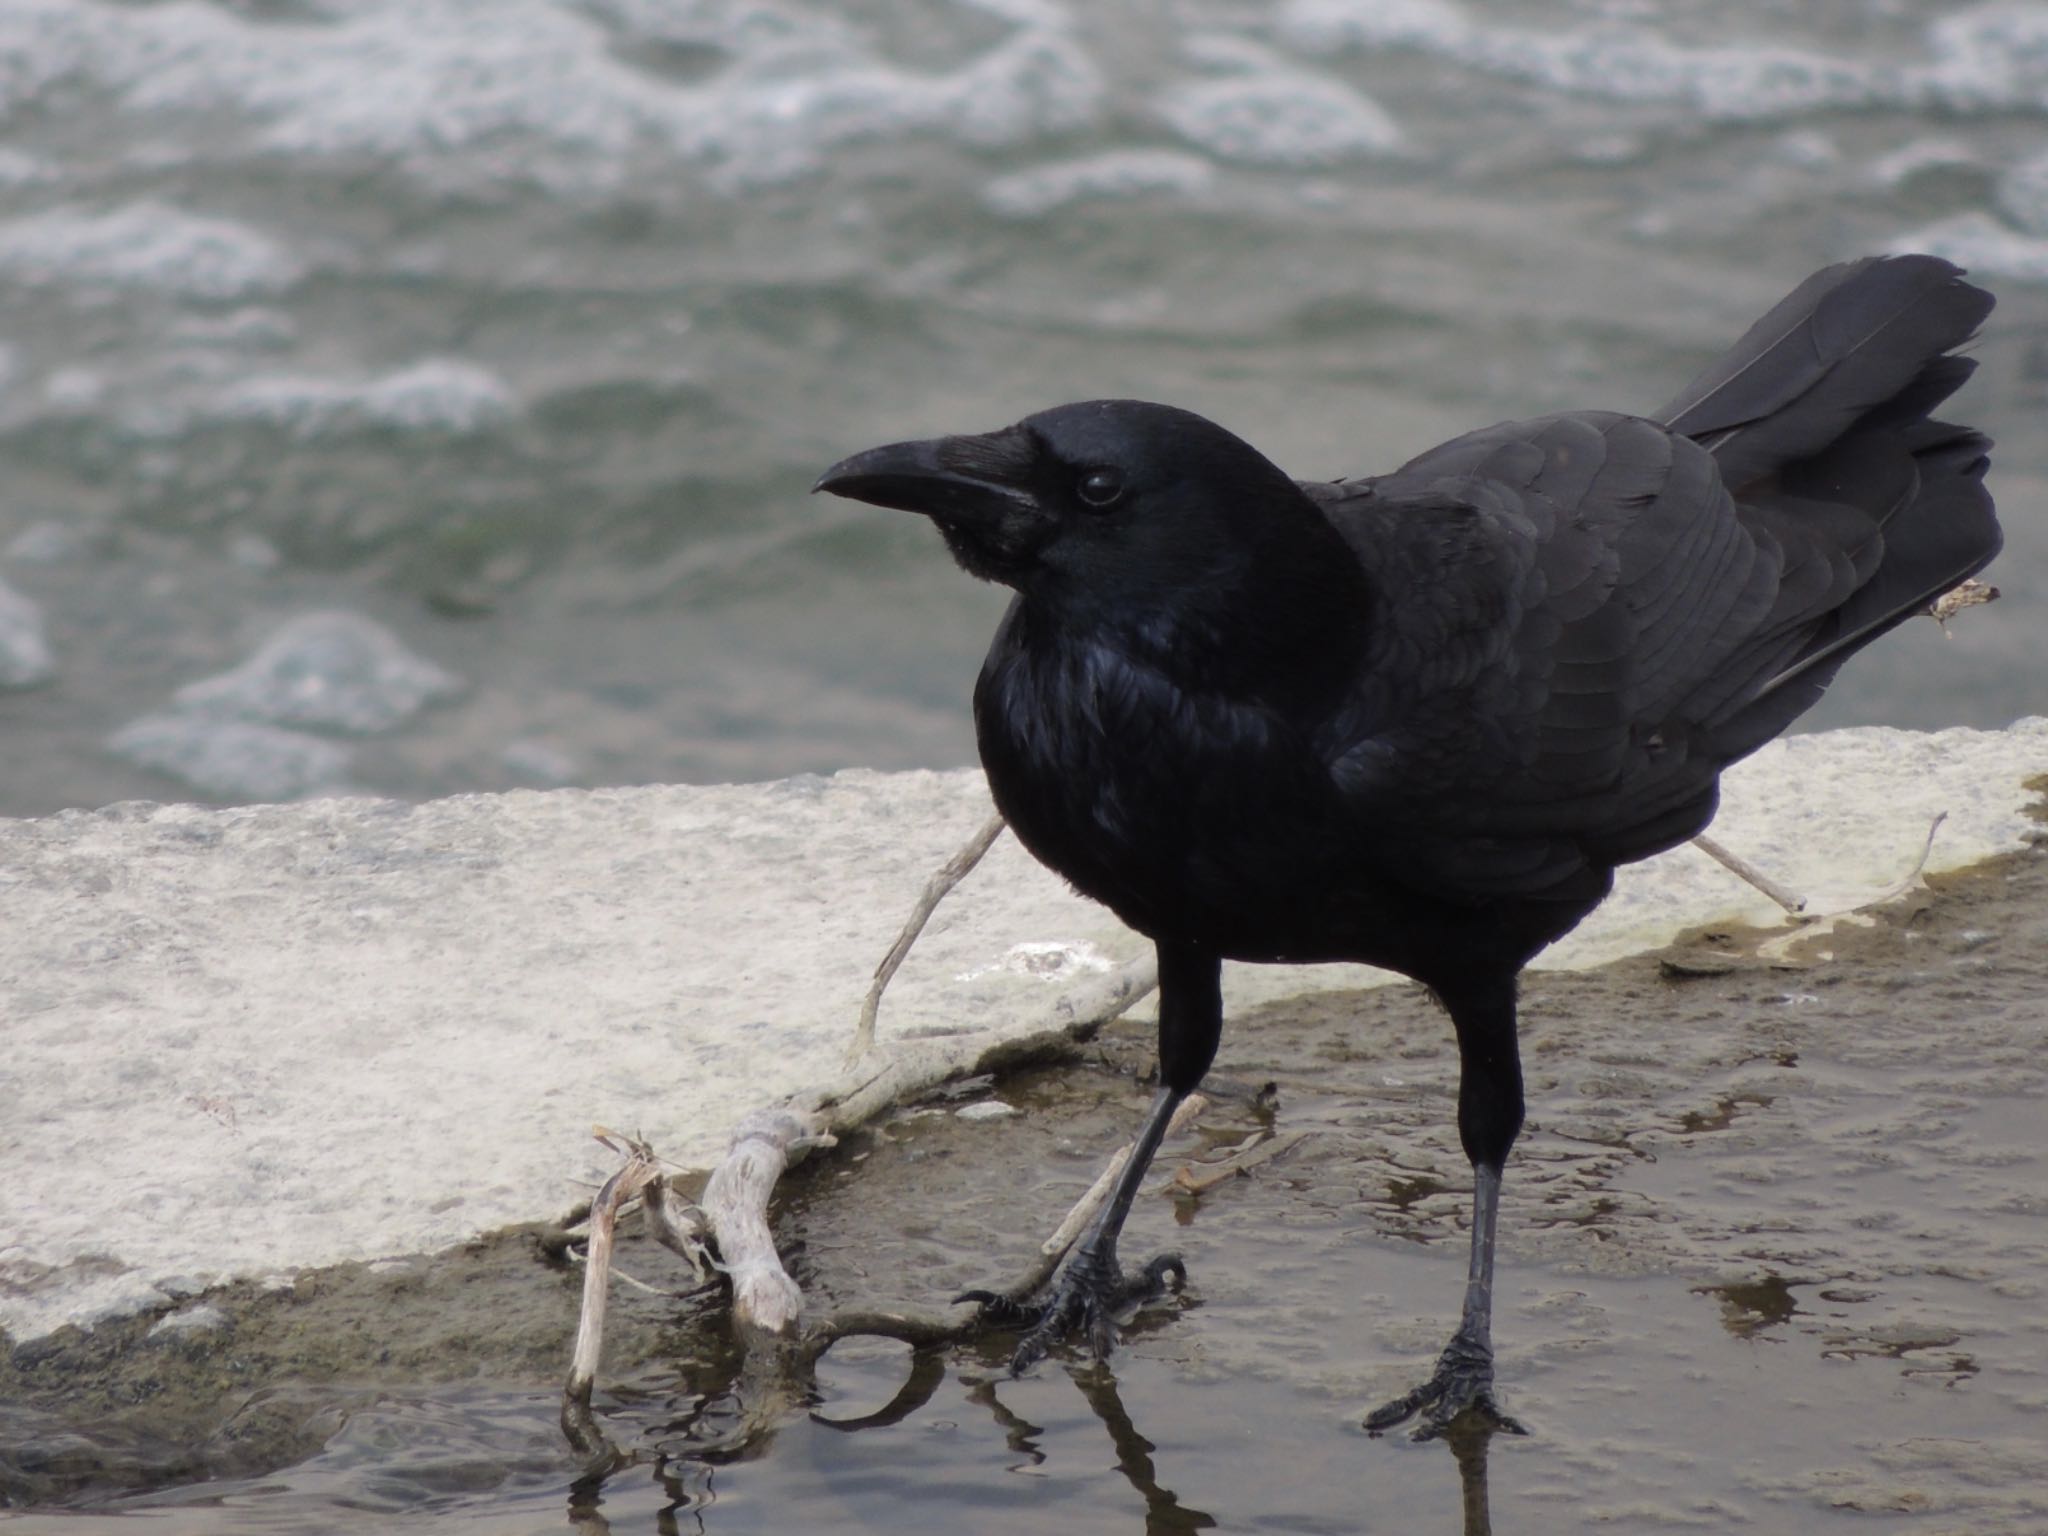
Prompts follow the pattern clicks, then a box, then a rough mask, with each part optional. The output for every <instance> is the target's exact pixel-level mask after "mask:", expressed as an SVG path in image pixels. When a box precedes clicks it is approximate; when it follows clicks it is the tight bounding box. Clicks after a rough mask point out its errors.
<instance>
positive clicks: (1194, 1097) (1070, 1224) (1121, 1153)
mask: <svg viewBox="0 0 2048 1536" xmlns="http://www.w3.org/2000/svg"><path fill="white" fill-rule="evenodd" d="M1208 1107H1209V1101H1208V1099H1207V1098H1206V1097H1204V1096H1203V1095H1202V1094H1199V1093H1191V1094H1189V1095H1188V1096H1187V1097H1186V1098H1185V1099H1182V1100H1181V1102H1180V1108H1178V1109H1176V1110H1175V1111H1174V1112H1173V1118H1172V1119H1171V1120H1169V1121H1167V1122H1166V1134H1167V1135H1168V1136H1178V1135H1179V1134H1180V1133H1181V1132H1182V1131H1184V1130H1186V1129H1187V1128H1188V1127H1189V1126H1191V1125H1193V1124H1194V1123H1195V1117H1196V1116H1197V1115H1199V1114H1201V1112H1202V1111H1203V1110H1205V1109H1207V1108H1208ZM1136 1144H1137V1143H1136V1142H1132V1141H1127V1142H1125V1143H1124V1144H1123V1145H1122V1146H1120V1147H1118V1148H1117V1149H1116V1151H1114V1152H1112V1153H1111V1154H1110V1155H1109V1161H1108V1162H1107V1163H1105V1164H1104V1165H1103V1169H1102V1172H1101V1173H1099V1174H1097V1175H1096V1178H1095V1182H1094V1183H1093V1184H1091V1185H1090V1186H1089V1187H1088V1192H1087V1193H1086V1194H1085V1195H1083V1196H1082V1197H1081V1198H1080V1199H1079V1200H1076V1201H1075V1202H1074V1208H1073V1209H1072V1210H1071V1211H1068V1212H1067V1214H1066V1217H1065V1219H1064V1220H1062V1221H1061V1222H1060V1224H1059V1225H1058V1226H1057V1227H1055V1228H1053V1233H1052V1236H1051V1237H1048V1238H1047V1239H1046V1240H1045V1241H1044V1242H1043V1243H1040V1244H1039V1245H1038V1251H1039V1253H1040V1254H1042V1255H1043V1256H1045V1257H1047V1258H1049V1259H1051V1260H1052V1261H1053V1262H1054V1263H1055V1264H1057V1263H1058V1262H1059V1257H1060V1255H1061V1254H1063V1253H1065V1252H1066V1251H1067V1250H1068V1249H1069V1248H1071V1247H1073V1246H1074V1239H1075V1238H1077V1237H1079V1236H1080V1235H1081V1229H1082V1228H1083V1227H1085V1226H1087V1225H1088V1222H1089V1219H1090V1218H1091V1217H1093V1216H1094V1214H1095V1213H1096V1212H1097V1211H1098V1210H1100V1209H1101V1208H1102V1202H1103V1201H1105V1200H1107V1199H1108V1198H1109V1187H1110V1185H1112V1184H1114V1183H1115V1182H1116V1177H1117V1175H1118V1174H1120V1173H1122V1172H1123V1171H1124V1164H1126V1163H1128V1162H1129V1161H1130V1160H1131V1148H1132V1147H1133V1146H1135V1145H1136Z"/></svg>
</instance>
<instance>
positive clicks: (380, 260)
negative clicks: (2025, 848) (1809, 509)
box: [0, 0, 2048, 815]
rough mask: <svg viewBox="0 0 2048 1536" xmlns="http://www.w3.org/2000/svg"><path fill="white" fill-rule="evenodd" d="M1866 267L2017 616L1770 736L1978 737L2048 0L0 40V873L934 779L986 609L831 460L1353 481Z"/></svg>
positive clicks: (2021, 383)
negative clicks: (220, 826)
mask: <svg viewBox="0 0 2048 1536" xmlns="http://www.w3.org/2000/svg"><path fill="white" fill-rule="evenodd" d="M1904 248H1920V249H1929V250H1935V251H1938V252H1941V253H1944V254H1947V255H1949V256H1951V257H1953V258H1954V259H1956V260H1959V261H1962V262H1964V263H1965V264H1966V265H1968V266H1970V267H1971V268H1972V269H1973V271H1974V272H1975V273H1976V274H1977V275H1978V276H1979V277H1980V278H1981V279H1983V280H1984V281H1986V282H1988V283H1989V284H1990V285H1991V286H1992V287H1994V288H1995V289H1996V290H1997V291H1998V293H1999V295H2000V300H2001V306H2000V309H1999V310H1998V312H1997V314H1996V315H1995V316H1994V317H1993V320H1992V323H1991V327H1990V328H1989V330H1988V331H1987V334H1986V335H1985V337H1984V338H1983V340H1982V341H1981V343H1980V344H1979V348H1978V351H1979V355H1980V356H1981V358H1982V359H1983V369H1982V372H1981V374H1980V377H1979V379H1978V381H1977V382H1975V383H1974V384H1973V385H1972V386H1971V387H1970V390H1969V391H1968V393H1967V394H1966V395H1965V396H1964V397H1962V401H1961V403H1960V405H1959V408H1958V414H1960V415H1962V416H1964V417H1965V418H1966V419H1970V420H1972V421H1975V422H1978V423H1980V424H1982V425H1983V426H1985V427H1986V428H1987V429H1988V430H1990V431H1991V432H1993V433H1994V434H1995V435H1997V436H1998V437H1999V438H2000V440H2001V441H2000V447H1999V455H1998V459H1997V466H1998V467H1997V476H1996V484H1997V486H1998V489H1999V492H2000V499H2001V504H2002V505H2003V507H2004V508H2005V509H2006V513H2007V523H2008V527H2009V529H2010V531H2011V540H2010V548H2009V552H2008V554H2007V556H2006V558H2005V559H2004V561H2003V562H2002V563H2001V565H2000V566H1999V567H1998V568H1997V569H1996V571H1995V573H1994V579H1996V580H1997V581H1998V582H1999V583H2000V585H2001V586H2002V587H2004V589H2005V591H2006V594H2007V596H2006V600H2005V601H2004V602H2002V603H2001V604H1999V605H1998V606H1996V607H1994V608H1992V609H1990V610H1988V611H1976V612H1971V613H1967V614H1965V615H1963V616H1962V618H1961V619H1960V620H1959V621H1958V622H1957V623H1956V625H1955V626H1954V633H1953V635H1952V636H1950V637H1944V635H1943V634H1942V632H1941V631H1940V630H1938V629H1937V628H1936V627H1935V626H1934V625H1933V624H1932V623H1931V622H1916V623H1915V624H1913V625H1911V626H1909V627H1908V629H1907V631H1906V632H1904V633H1902V634H1900V635H1899V636H1896V637H1894V638H1893V639H1891V640H1890V641H1888V642H1887V643H1886V644H1885V645H1883V646H1880V647H1878V648H1877V650H1876V651H1875V652H1873V653H1871V654H1869V655H1867V656H1865V657H1863V658H1860V659H1859V661H1858V663H1857V664H1856V665H1854V666H1852V667H1851V668H1850V669H1849V671H1848V674H1847V675H1846V676H1845V677H1844V679H1843V680H1842V681H1841V683H1839V684H1838V685H1837V691H1836V692H1835V694H1833V695H1831V697H1830V698H1829V699H1828V701H1827V702H1826V703H1825V704H1824V705H1823V706H1822V708H1821V709H1820V710H1819V711H1817V712H1816V714H1815V716H1814V717H1812V719H1813V723H1817V724H1844V723H1850V722H1868V721H1879V722H1891V723H1897V724H1908V725H1916V726H1931V725H1939V724H1952V723H1969V724H1978V725H1997V724H2002V723H2004V722H2005V721H2006V720H2008V719H2010V718H2012V717H2013V716H2015V715H2018V714H2021V713H2026V712H2029V711H2032V710H2038V709H2039V708H2041V707H2042V705H2043V689H2042V686H2041V684H2040V682H2039V676H2040V673H2039V664H2038V655H2037V652H2038V650H2039V641H2040V639H2041V638H2042V636H2043V635H2044V633H2048V605H2044V604H2043V602H2042V601H2041V600H2039V599H2038V598H2033V597H2030V596H2029V595H2028V594H2030V593H2036V592H2040V591H2041V590H2043V588H2044V587H2048V580H2044V577H2048V529H2043V527H2042V515H2041V513H2042V508H2041V501H2042V494H2041V490H2042V484H2043V477H2044V469H2048V450H2044V446H2043V442H2042V435H2041V433H2040V432H2039V431H2038V430H2037V427H2036V423H2037V420H2038V417H2039V412H2040V408H2041V406H2042V403H2043V399H2044V392H2048V385H2044V377H2048V348H2044V345H2043V340H2042V336H2043V333H2042V329H2041V327H2042V323H2043V320H2044V318H2048V288H2044V287H2043V284H2044V283H2048V3H2043V0H1992V3H1988V4H1984V3H1980V4H1940V3H1932V0H1922V3H1913V0H1824V3H1816V0H1669V3H1655V0H1512V3H1502V4H1495V5H1480V4H1477V3H1472V4H1458V3H1455V0H1272V3H1253V0H1086V3H1083V0H1067V3H1061V0H859V3H853V0H847V3H841V4H837V5H833V4H824V3H803V0H168V3H145V0H122V3H113V0H0V814H11V815H27V814H39V813H44V812H49V811H53V810H56V809H58V808H60V807H63V806H68V805H96V804H100V803H103V802H106V801H111V800H116V799H123V798H132V797H146V798H153V799H164V798H201V799H212V800H224V801H235V800H248V799H259V798H280V797H290V796H293V795H298V794H305V793H310V792H316V791H320V790H328V789H335V788H356V789H365V790H371V791H375V792H379V793H385V794H392V795H398V796H406V797H420V796H427V795H434V794H443V793H449V792H453V791H459V790H465V789H499V788H507V787H511V786H515V785H521V784H527V785H553V784H566V783H578V784H598V783H633V782H643V781H653V780H719V779H749V778H763V777H770V776H777V775H784V774H790V773H796V772H803V771H812V770H829V769H832V768H836V767H840V766H845V765H849V764H867V765H874V766H882V767H902V766H911V765H950V764H957V763H962V762H966V761H970V760H971V759H972V754H973V746H972V740H971V733H970V727H969V721H968V712H967V695H968V690H969V688H970V686H971V683H972V678H973V674H974V671H975V668H976V666H977V664H978V660H979V657H980V654H981V651H982V649H983V647H984V645H985V644H986V640H987V636H988V633H989V630H990V629H991V627H992V626H993V624H994V621H995V618H996V616H997V614H998V613H999V612H1000V609H1001V606H1002V602H1003V594H1001V593H1000V592H998V591H996V590H994V589H991V588H987V587H979V586H976V585H975V584H973V583H971V582H970V581H968V580H967V579H966V578H964V577H962V576H960V575H959V574H958V573H957V572H956V571H955V570H954V569H953V568H952V567H951V565H950V563H949V561H948V560H947V558H946V556H945V554H944V552H943V550H942V549H941V547H940V546H939V543H938V541H937V539H936V538H935V537H933V536H932V535H931V532H930V530H929V528H927V527H925V526H923V525H922V524H921V523H920V522H919V520H917V519H913V518H908V517H904V516H902V515H900V514H891V513H887V512H881V511H876V510H873V509H866V508H861V507H857V506H854V505H851V504H849V503H845V502H836V501H835V502H825V501H823V500H814V499H811V498H809V497H807V496H806V494H805V493H806V490H807V488H808V486H809V484H810V482H811V480H812V478H813V477H814V476H815V475H816V473H817V472H818V470H819V469H820V468H822V467H823V466H824V465H825V464H827V463H829V462H831V461H832V460H833V459H835V458H837V457H839V456H841V455H842V454H844V453H846V452H849V451H852V450H853V449H856V448H860V447H865V446H868V445H870V444H873V443H876V442H881V441H885V440H889V439H893V438H899V437H906V436H917V435H927V434H932V433H936V432H941V431H946V430H962V429H982V428H988V427H993V426H997V425H1000V424H1002V423H1004V422H1007V421H1009V420H1012V419H1014V418H1015V417H1017V416H1019V415H1022V414H1024V413H1026V412H1028V411H1030V410H1034V409H1037V408H1039V407H1042V406H1045V405H1048V404H1052V403H1056V402H1058V401H1062V400H1068V399H1075V398H1084V397H1088V396H1093V395H1105V394H1133V395H1141V396H1146V397H1150V398H1157V399H1164V400H1170V401H1173V402H1176V403H1179V404H1183V405H1187V406H1191V407H1193V408H1195V409H1198V410H1201V411H1203V412H1205V413H1206V414H1209V415H1212V416H1214V417H1216V418H1218V419H1220V420H1222V421H1223V422H1225V423H1226V424H1228V425H1230V426H1232V427H1233V428H1235V429H1236V430H1238V431H1239V432H1241V433H1242V434H1244V435H1245V436H1247V437H1249V438H1250V439H1251V440H1252V441H1254V442H1255V443H1257V444H1259V445H1260V446H1261V447H1262V448H1264V449H1266V450H1267V451H1268V452H1269V453H1270V454H1272V455H1273V456H1274V457H1275V458H1276V459H1277V460H1278V461H1279V462H1280V463H1282V464H1283V465H1285V466H1286V467H1287V468H1289V469H1290V470H1292V471H1293V472H1295V473H1297V474H1300V475H1302V476H1305V477H1308V476H1334V475H1338V474H1346V473H1362V472H1369V471H1372V470H1375V469H1386V468H1391V467H1393V466H1394V465H1395V464H1397V463H1399V462H1400V461H1401V460H1403V459H1405V458H1406V457H1408V456H1410V455H1411V454H1413V453H1414V452H1416V451H1419V450H1420V449H1422V448H1424V447H1426V446H1428V445H1429V444H1431V443H1433V442H1435V441H1436V440H1438V439H1439V438H1442V437H1444V436H1447V435H1450V434H1451V433H1453V432H1456V431H1458V430H1461V429H1463V428H1465V427H1469V426H1476V425H1480V424H1482V423H1484V422H1487V421H1491V420H1496V419H1499V418H1501V417H1505V416H1514V415H1526V414H1533V413H1536V412H1541V411H1547V410H1553V409H1559V408H1564V407H1571V406H1603V407H1617V408H1623V409H1627V408H1636V409H1648V408H1651V407H1653V406H1654V405H1656V404H1657V403H1658V402H1659V401H1660V400H1661V399H1662V398H1663V397H1665V396H1666V395H1667V394H1669V393H1670V392H1671V390H1672V389H1673V388H1674V387H1675V386H1676V385H1677V384H1678V383H1679V382H1681V381H1682V380H1683V378H1684V377H1685V376H1687V375H1688V374H1689V373H1690V372H1691V371H1692V370H1693V369H1695V368H1696V367H1697V366H1698V365H1699V364H1700V363H1701V362H1703V361H1704V360H1705V359H1706V358H1707V357H1708V356H1709V355H1711V353H1712V352H1713V351H1714V350H1716V349H1717V348H1718V347H1720V346H1722V345H1725V344H1726V343H1727V342H1728V341H1730V340H1732V339H1733V338H1734V336H1735V335H1737V334H1738V333H1739V332H1740V331H1741V329H1742V328H1743V327H1744V326H1745V325H1747V324H1748V322H1749V321H1750V320H1751V319H1753V318H1754V317H1755V316H1756V314H1758V313H1759V312H1761V311H1762V310H1763V309H1764V308H1765V307H1766V306H1767V305H1768V304H1770V303H1771V302H1772V301H1773V300H1775V299H1776V298H1777V297H1778V296H1779V295H1780V294H1781V293H1782V292H1783V291H1784V290H1786V289H1787V288H1789V287H1790V286H1791V285H1792V284H1793V283H1794V282H1796V281H1797V280H1798V279H1799V278H1801V277H1803V276H1804V275H1805V274H1806V273H1807V272H1808V271H1809V270H1811V269H1812V268H1813V267H1815V266H1818V265H1820V264H1822V263H1824V262H1827V261H1831V260H1837V259H1841V258H1844V257H1848V256H1853V255H1857V254H1861V253H1864V252H1868V251H1873V250H1883V249H1904Z"/></svg>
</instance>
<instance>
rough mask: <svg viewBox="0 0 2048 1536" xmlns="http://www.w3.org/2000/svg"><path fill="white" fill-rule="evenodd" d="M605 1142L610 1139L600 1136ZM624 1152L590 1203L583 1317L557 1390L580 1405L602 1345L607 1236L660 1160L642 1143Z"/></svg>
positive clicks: (607, 1272) (608, 1268)
mask: <svg viewBox="0 0 2048 1536" xmlns="http://www.w3.org/2000/svg"><path fill="white" fill-rule="evenodd" d="M599 1139H600V1140H605V1138H603V1137H600V1138H599ZM605 1145H607V1146H611V1145H612V1143H611V1142H610V1141H608V1140H606V1141H605ZM626 1152H627V1155H626V1161H625V1163H624V1164H623V1165H621V1167H620V1168H619V1171H618V1172H617V1173H614V1174H613V1175H612V1176H611V1177H610V1178H609V1179H606V1180H605V1181H604V1187H603V1188H602V1189H600V1190H599V1191H598V1192H597V1198H596V1199H594V1200H592V1201H591V1202H590V1257H589V1262H588V1264H587V1266H586V1267H585V1269H584V1271H583V1316H582V1319H581V1321H580V1322H579V1323H578V1324H577V1327H576V1348H575V1350H574V1352H573V1353H572V1354H571V1356H570V1359H569V1380H568V1382H567V1384H566V1385H565V1386H564V1387H563V1388H562V1395H563V1397H564V1398H565V1399H567V1400H568V1401H569V1402H573V1403H580V1404H582V1405H584V1406H585V1407H588V1406H589V1403H590V1389H591V1385H592V1383H594V1382H595V1381H596V1380H597V1356H598V1350H599V1348H600V1347H601V1346H602V1345H603V1343H604V1311H605V1300H606V1281H607V1280H608V1279H609V1277H610V1274H611V1259H612V1236H613V1233H614V1231H615V1230H616V1228H617V1225H618V1219H619V1210H620V1208H621V1207H622V1206H624V1205H625V1203H626V1202H627V1201H628V1200H630V1199H632V1198H633V1196H635V1195H637V1194H639V1193H640V1191H641V1190H643V1189H645V1188H646V1187H647V1186H648V1185H649V1184H651V1183H653V1182H654V1180H656V1179H657V1178H659V1177H660V1176H661V1166H660V1164H658V1163H657V1162H655V1160H654V1156H653V1154H652V1153H651V1152H650V1151H649V1150H648V1149H647V1147H646V1146H645V1145H644V1144H642V1143H639V1142H633V1143H630V1144H629V1145H628V1147H627V1149H626Z"/></svg>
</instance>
